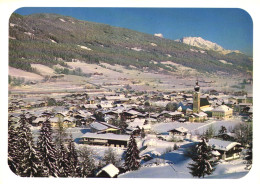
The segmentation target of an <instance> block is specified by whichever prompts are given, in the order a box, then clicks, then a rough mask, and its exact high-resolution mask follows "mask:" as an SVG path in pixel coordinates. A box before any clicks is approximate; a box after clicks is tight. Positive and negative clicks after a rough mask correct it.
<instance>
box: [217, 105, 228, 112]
mask: <svg viewBox="0 0 260 184" xmlns="http://www.w3.org/2000/svg"><path fill="white" fill-rule="evenodd" d="M230 110H232V109H231V108H230V107H228V106H226V105H220V106H218V107H217V108H215V109H213V110H212V111H213V112H227V111H230Z"/></svg>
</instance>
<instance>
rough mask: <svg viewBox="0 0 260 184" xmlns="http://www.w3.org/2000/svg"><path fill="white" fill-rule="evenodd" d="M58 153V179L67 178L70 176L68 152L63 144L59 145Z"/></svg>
mask: <svg viewBox="0 0 260 184" xmlns="http://www.w3.org/2000/svg"><path fill="white" fill-rule="evenodd" d="M58 152H59V158H58V165H59V177H68V176H70V161H69V160H68V152H67V151H66V148H65V147H64V145H63V143H61V144H60V148H59V151H58Z"/></svg>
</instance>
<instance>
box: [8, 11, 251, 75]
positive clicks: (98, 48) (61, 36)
mask: <svg viewBox="0 0 260 184" xmlns="http://www.w3.org/2000/svg"><path fill="white" fill-rule="evenodd" d="M180 42H181V43H180ZM180 42H176V41H174V40H169V39H165V38H162V37H158V36H154V35H151V34H146V33H141V32H137V31H134V30H130V29H125V28H119V27H113V26H110V25H106V24H100V23H93V22H88V21H82V20H77V19H75V18H72V17H68V16H62V15H58V14H32V15H28V16H21V15H19V14H15V13H14V14H12V16H11V17H10V20H9V65H10V66H12V67H13V68H18V69H22V70H25V71H29V72H37V71H35V70H34V69H33V68H32V67H31V66H32V65H33V64H42V65H46V66H48V67H53V66H54V65H61V66H62V67H65V68H69V66H68V64H67V63H68V62H74V61H80V62H85V63H96V64H99V63H101V62H102V63H108V64H111V65H115V64H118V65H122V66H124V67H128V68H129V67H130V66H134V67H135V68H137V69H140V71H144V68H145V69H146V70H147V69H148V70H150V71H154V72H159V73H160V72H163V73H171V72H178V70H177V68H176V67H175V65H167V64H165V63H167V62H172V63H175V64H178V65H182V66H184V67H189V68H192V69H194V70H197V71H198V72H203V73H217V72H225V73H227V74H230V75H232V74H237V73H240V74H248V73H251V72H252V68H253V63H252V58H250V57H248V56H246V55H244V54H242V53H236V52H230V53H227V54H225V55H223V54H220V53H219V51H223V52H224V51H225V50H224V49H223V48H222V47H220V46H218V45H217V44H214V43H212V42H209V41H206V40H203V39H202V38H193V39H191V38H189V39H188V38H185V39H182V40H180ZM184 43H185V44H184ZM187 43H188V44H190V45H187ZM191 45H192V46H191ZM195 46H196V47H195ZM199 48H201V49H199ZM206 48H213V50H208V49H206ZM216 51H218V52H216ZM166 61H167V62H166ZM220 61H225V62H220ZM227 63H228V64H227ZM64 71H65V69H64Z"/></svg>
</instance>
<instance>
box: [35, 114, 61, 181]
mask: <svg viewBox="0 0 260 184" xmlns="http://www.w3.org/2000/svg"><path fill="white" fill-rule="evenodd" d="M37 145H38V148H39V152H40V155H41V160H42V164H43V166H44V167H45V168H46V169H47V173H46V175H47V176H53V177H58V176H59V169H58V163H57V151H56V148H55V145H54V143H53V141H52V128H51V124H50V121H49V120H48V119H47V120H46V121H45V122H44V123H43V125H42V127H41V130H40V136H39V137H38V142H37Z"/></svg>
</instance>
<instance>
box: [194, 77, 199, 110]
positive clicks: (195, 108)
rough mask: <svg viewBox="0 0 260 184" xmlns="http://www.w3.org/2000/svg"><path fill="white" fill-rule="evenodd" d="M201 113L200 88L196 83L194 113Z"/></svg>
mask: <svg viewBox="0 0 260 184" xmlns="http://www.w3.org/2000/svg"><path fill="white" fill-rule="evenodd" d="M199 112H200V86H199V82H198V81H196V85H195V86H194V93H193V113H199Z"/></svg>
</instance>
